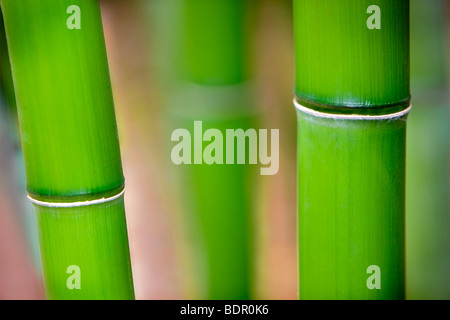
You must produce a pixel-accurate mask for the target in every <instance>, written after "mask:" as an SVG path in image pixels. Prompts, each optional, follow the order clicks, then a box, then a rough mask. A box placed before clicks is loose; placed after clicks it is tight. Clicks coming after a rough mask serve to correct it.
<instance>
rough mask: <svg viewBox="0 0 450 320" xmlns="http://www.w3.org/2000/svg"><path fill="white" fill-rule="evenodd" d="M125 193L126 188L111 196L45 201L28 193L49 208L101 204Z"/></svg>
mask: <svg viewBox="0 0 450 320" xmlns="http://www.w3.org/2000/svg"><path fill="white" fill-rule="evenodd" d="M124 193H125V188H124V189H123V190H122V191H121V192H120V193H118V194H116V195H115V196H112V197H109V198H101V199H96V200H89V201H79V202H45V201H39V200H36V199H34V198H32V197H31V196H30V195H29V194H28V195H27V197H28V199H30V201H31V202H32V203H34V204H37V205H38V206H41V207H48V208H74V207H85V206H93V205H96V204H101V203H105V202H111V201H114V200H116V199H118V198H120V197H121V196H123V195H124Z"/></svg>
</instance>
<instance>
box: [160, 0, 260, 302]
mask: <svg viewBox="0 0 450 320" xmlns="http://www.w3.org/2000/svg"><path fill="white" fill-rule="evenodd" d="M161 5H162V6H167V9H168V10H167V13H168V14H170V16H171V17H174V18H173V19H170V23H171V28H170V30H172V31H173V33H171V35H170V36H169V38H171V39H173V41H174V43H173V47H172V48H170V49H169V50H170V52H172V54H174V53H175V59H174V60H171V61H170V64H172V67H173V66H176V68H175V69H176V70H174V69H173V68H172V69H171V70H173V73H172V75H173V76H172V78H171V79H170V80H168V82H169V83H171V86H170V92H166V93H165V94H166V96H167V100H166V104H167V105H168V107H167V110H166V112H167V115H168V119H169V123H171V124H172V126H171V127H170V131H173V130H174V129H177V128H185V129H187V130H188V131H189V132H190V133H191V136H192V137H194V126H193V125H194V121H202V124H203V131H205V130H207V129H209V128H215V129H218V130H219V131H220V132H222V134H225V130H226V129H238V128H242V129H247V128H250V127H253V128H254V127H255V122H256V116H255V113H254V112H252V111H251V110H250V109H251V108H250V106H251V99H250V98H249V95H250V86H249V85H248V84H246V81H248V74H247V70H246V65H247V60H246V44H245V41H246V35H245V30H246V17H247V16H246V6H247V5H248V4H247V1H237V0H219V1H205V0H194V1H191V0H177V1H174V2H170V3H168V2H165V3H164V4H161ZM169 6H170V8H169ZM159 9H160V10H161V9H162V8H161V7H160V8H159ZM169 11H170V12H169ZM175 17H176V18H175ZM164 24H165V25H167V19H166V20H165V21H164ZM166 50H167V47H166ZM166 66H167V67H168V68H169V69H170V68H171V67H170V66H168V65H165V66H164V67H166ZM164 70H166V69H164ZM166 76H167V74H166ZM207 145H208V143H206V142H205V143H203V148H205V147H206V146H207ZM172 147H173V145H172ZM168 161H171V160H168ZM175 173H176V175H177V177H178V178H179V185H180V188H179V189H181V194H182V197H181V199H182V206H183V210H184V214H185V217H184V218H185V223H186V225H187V227H188V228H189V230H188V234H189V239H190V240H189V242H190V244H191V245H190V247H191V257H192V260H193V263H192V264H193V265H194V268H195V273H196V275H194V283H195V286H196V288H195V289H193V290H191V291H193V292H195V295H194V298H203V299H249V298H250V297H251V295H252V281H253V279H252V277H253V241H252V239H253V231H252V229H253V228H252V221H251V220H252V209H253V208H252V194H253V189H254V186H253V185H252V184H253V182H254V180H253V179H252V173H253V168H251V166H249V165H238V164H234V165H231V164H213V165H208V164H206V163H203V164H191V165H181V166H179V167H176V168H175ZM187 186H188V187H187Z"/></svg>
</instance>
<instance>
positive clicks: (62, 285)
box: [2, 0, 134, 299]
mask: <svg viewBox="0 0 450 320" xmlns="http://www.w3.org/2000/svg"><path fill="white" fill-rule="evenodd" d="M2 10H3V13H4V19H5V26H6V33H7V38H8V47H9V52H10V57H11V64H12V70H13V78H14V83H15V90H16V99H17V107H18V116H19V123H20V130H21V138H22V148H23V151H24V159H25V167H26V174H27V189H28V194H29V197H30V200H31V201H32V202H33V204H34V207H35V211H36V217H37V222H38V229H39V230H38V231H39V240H40V248H41V257H42V267H43V275H44V283H45V289H46V295H47V298H49V299H133V298H134V292H133V283H132V276H131V266H130V258H129V249H128V238H127V229H126V221H125V212H124V202H123V190H124V179H123V174H122V166H121V159H120V151H119V142H118V138H117V128H116V120H115V115H114V105H113V99H112V92H111V87H110V79H109V71H108V63H107V58H106V49H105V42H104V37H103V31H102V21H101V16H100V8H99V4H98V1H91V0H80V1H78V2H77V5H73V4H72V2H71V1H66V0H64V1H57V2H55V1H54V0H40V1H38V2H37V1H34V0H4V1H2ZM30 53H32V56H31V58H30V56H29V55H28V54H30Z"/></svg>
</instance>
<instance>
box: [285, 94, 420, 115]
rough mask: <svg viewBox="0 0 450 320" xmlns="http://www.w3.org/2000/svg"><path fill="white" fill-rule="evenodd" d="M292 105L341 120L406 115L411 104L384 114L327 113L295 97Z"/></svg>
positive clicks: (310, 112) (313, 113)
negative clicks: (307, 105)
mask: <svg viewBox="0 0 450 320" xmlns="http://www.w3.org/2000/svg"><path fill="white" fill-rule="evenodd" d="M294 106H295V108H296V109H297V110H299V111H301V112H304V113H307V114H310V115H312V116H316V117H321V118H330V119H342V120H389V119H397V118H401V117H403V116H406V115H407V114H408V113H409V111H410V110H411V105H410V104H409V105H408V106H407V107H406V108H404V109H402V110H400V111H397V112H393V113H386V114H356V113H353V114H341V113H329V112H323V111H318V110H315V109H312V108H309V107H305V106H303V105H301V104H300V103H299V102H298V101H297V99H296V98H294Z"/></svg>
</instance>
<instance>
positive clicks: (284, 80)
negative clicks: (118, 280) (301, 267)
mask: <svg viewBox="0 0 450 320" xmlns="http://www.w3.org/2000/svg"><path fill="white" fill-rule="evenodd" d="M101 4H102V14H103V24H104V31H105V36H106V44H107V49H108V58H109V63H110V71H111V77H112V84H113V91H114V98H115V104H116V113H117V121H118V127H119V136H120V142H121V148H122V161H123V165H124V173H125V179H126V197H125V199H126V212H127V222H128V231H129V241H130V250H131V259H132V267H133V276H134V283H135V290H136V298H137V299H186V298H192V299H197V298H205V299H209V298H211V299H215V298H224V299H234V298H252V299H296V297H297V244H296V242H297V236H296V233H297V230H296V219H297V217H296V215H297V213H296V212H297V209H296V194H297V193H296V180H295V179H296V174H295V173H296V114H295V110H294V107H293V106H292V98H293V85H294V56H293V53H294V52H293V36H292V1H288V0H214V1H212V0H211V1H207V0H126V1H125V0H102V1H101ZM449 28H450V3H449V1H445V0H431V1H429V0H411V92H412V101H413V111H412V112H411V114H410V117H409V123H408V146H407V206H406V208H407V225H406V233H407V297H408V298H409V299H450V232H449V231H450V212H449V211H450V210H449V182H450V176H449V130H448V124H449V121H450V120H449V108H450V103H449V83H448V75H449V70H450V69H449V61H448V59H449V57H450V55H449V40H450V38H449V35H450V33H449V30H450V29H449ZM0 47H1V50H0V53H1V58H0V68H1V69H0V70H1V89H2V94H1V97H0V299H41V298H43V290H42V282H41V276H40V267H39V266H40V262H39V252H38V246H37V240H36V239H37V237H36V230H35V221H34V215H33V212H32V210H31V211H30V206H29V204H28V203H27V200H26V198H25V197H26V193H25V180H24V179H25V177H24V169H23V163H22V159H21V152H20V144H19V139H18V130H17V120H16V118H15V102H14V96H13V94H12V82H11V79H10V72H9V70H8V68H9V63H8V57H7V52H6V51H5V41H4V35H0ZM87 49H88V48H87ZM29 54H30V58H32V53H29ZM194 120H203V121H204V126H205V128H206V127H214V128H218V129H221V130H224V129H225V128H246V127H252V128H267V129H271V128H273V129H279V130H280V170H279V172H278V174H276V175H273V176H261V175H259V171H258V170H259V166H258V167H257V166H237V165H236V166H231V167H226V166H207V165H199V166H180V167H178V166H175V165H174V164H173V163H172V162H171V160H170V153H171V149H172V147H173V146H174V145H175V143H174V142H171V133H172V131H173V130H174V129H175V128H181V127H183V128H187V129H188V130H191V129H192V125H193V121H194ZM204 130H205V129H204ZM256 169H258V170H256ZM212 213H213V214H212Z"/></svg>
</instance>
